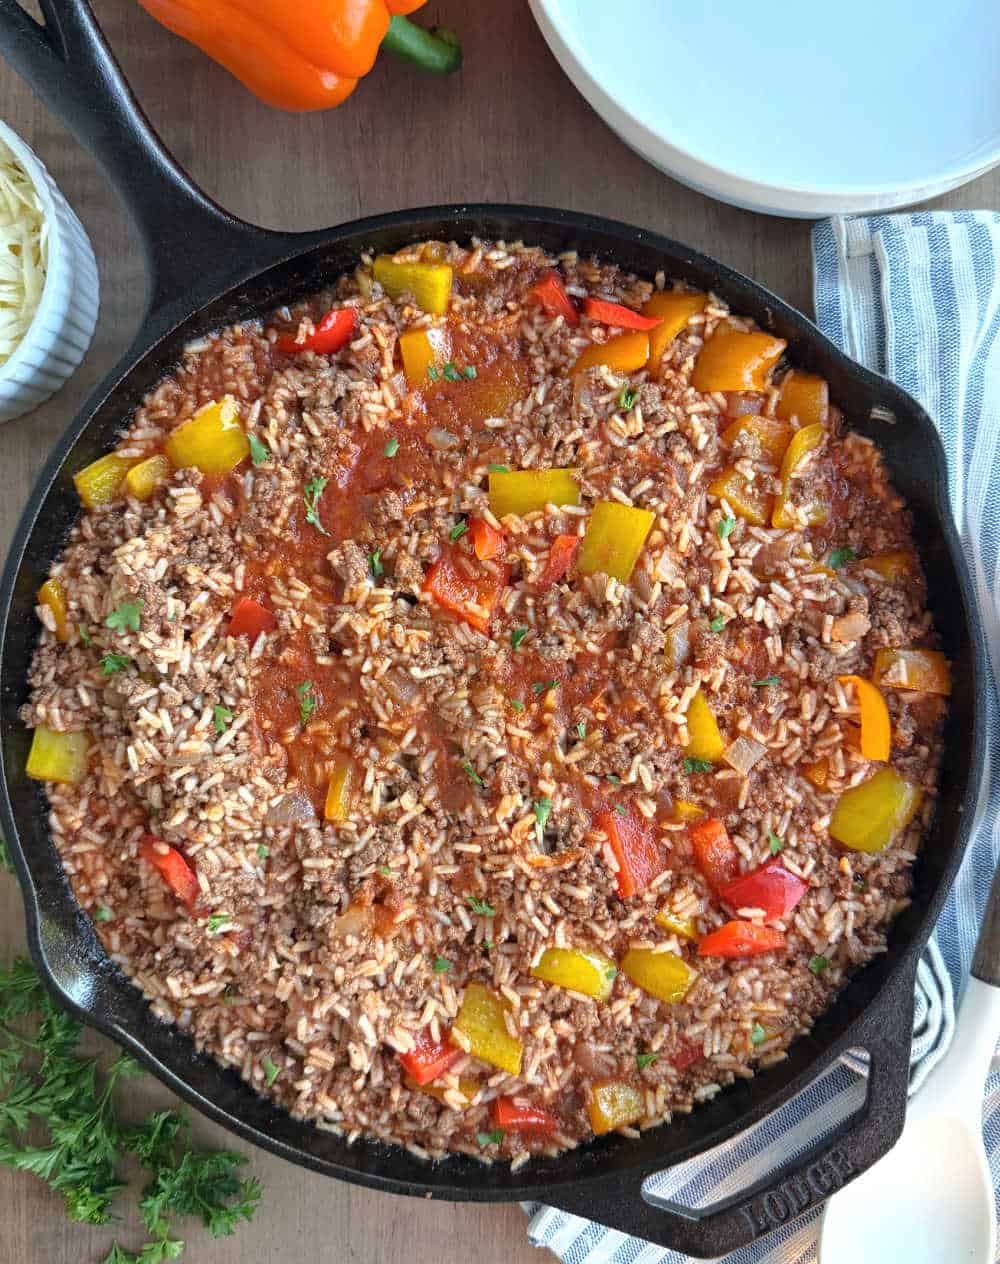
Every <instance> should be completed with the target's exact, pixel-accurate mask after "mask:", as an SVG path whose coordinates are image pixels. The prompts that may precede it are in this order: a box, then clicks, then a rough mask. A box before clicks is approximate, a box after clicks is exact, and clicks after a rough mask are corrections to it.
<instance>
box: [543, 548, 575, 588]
mask: <svg viewBox="0 0 1000 1264" xmlns="http://www.w3.org/2000/svg"><path fill="white" fill-rule="evenodd" d="M579 552H580V537H579V536H578V535H557V536H556V538H555V539H554V540H553V541H552V544H551V545H550V546H549V556H548V559H547V560H546V563H545V569H544V570H543V571H542V573H541V576H540V578H539V580H538V587H539V588H540V589H542V590H544V589H546V588H551V587H552V585H553V584H558V583H559V581H560V580H561V579H562V578H563V576H565V575H568V574H569V572H570V571H571V570H572V569H573V563H574V562H575V561H576V555H577V553H579Z"/></svg>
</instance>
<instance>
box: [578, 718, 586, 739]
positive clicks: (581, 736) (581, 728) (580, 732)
mask: <svg viewBox="0 0 1000 1264" xmlns="http://www.w3.org/2000/svg"><path fill="white" fill-rule="evenodd" d="M576 735H577V737H578V738H579V739H580V741H581V742H582V741H583V739H584V738H585V737H586V736H587V726H586V724H584V722H583V721H582V720H581V721H580V723H579V724H578V725H577V726H576Z"/></svg>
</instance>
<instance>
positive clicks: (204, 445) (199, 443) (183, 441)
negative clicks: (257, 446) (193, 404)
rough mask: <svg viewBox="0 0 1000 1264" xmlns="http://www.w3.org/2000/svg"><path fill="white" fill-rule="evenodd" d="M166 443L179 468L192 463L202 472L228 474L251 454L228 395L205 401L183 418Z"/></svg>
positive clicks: (169, 454) (236, 412) (170, 455)
mask: <svg viewBox="0 0 1000 1264" xmlns="http://www.w3.org/2000/svg"><path fill="white" fill-rule="evenodd" d="M165 447H166V452H167V456H168V457H170V460H171V461H172V462H173V463H174V465H175V466H176V467H177V468H178V469H179V470H183V469H188V468H189V467H194V468H195V469H199V470H201V472H202V473H203V474H228V473H229V471H230V470H231V469H233V468H234V467H235V466H237V465H239V463H240V462H241V461H244V460H246V458H247V457H248V456H249V455H250V441H249V440H248V439H247V437H246V434H245V433H244V430H243V427H242V426H241V425H240V410H239V408H238V407H237V404H236V400H235V399H233V397H232V396H231V395H226V396H224V397H223V398H222V399H220V400H216V401H215V402H214V403H212V404H206V405H205V406H204V408H199V409H198V411H197V412H196V413H195V415H194V416H193V417H191V418H190V419H189V420H188V421H182V422H181V424H180V425H179V426H178V427H177V428H176V429H175V430H172V431H171V432H170V434H169V435H168V437H167V442H166V444H165Z"/></svg>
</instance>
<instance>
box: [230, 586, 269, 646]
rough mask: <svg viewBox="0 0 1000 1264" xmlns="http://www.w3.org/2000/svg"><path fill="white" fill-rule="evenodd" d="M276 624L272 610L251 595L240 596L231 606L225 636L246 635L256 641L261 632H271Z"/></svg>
mask: <svg viewBox="0 0 1000 1264" xmlns="http://www.w3.org/2000/svg"><path fill="white" fill-rule="evenodd" d="M277 626H278V621H277V619H276V618H275V617H274V612H273V611H272V610H268V608H267V607H266V606H262V605H261V604H260V602H259V601H254V599H253V598H252V597H241V598H240V599H239V601H238V602H237V603H236V605H235V606H234V607H233V613H232V615H231V616H230V619H229V628H228V630H227V632H226V635H227V636H248V637H249V638H250V640H251V642H253V641H256V639H257V638H258V637H259V636H260V634H261V633H262V632H273V631H274V629H275V628H276V627H277Z"/></svg>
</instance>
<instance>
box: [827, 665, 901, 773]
mask: <svg viewBox="0 0 1000 1264" xmlns="http://www.w3.org/2000/svg"><path fill="white" fill-rule="evenodd" d="M840 683H841V684H842V685H845V684H852V685H853V686H854V695H855V697H856V698H857V700H858V708H859V710H860V711H861V753H862V755H864V757H865V759H878V760H881V761H882V762H883V763H884V762H885V760H887V759H888V758H889V748H890V745H891V742H892V725H891V723H890V722H889V708H888V707H887V706H886V703H885V698H883V697H882V694H881V692H880V690H879V688H878V686H877V685H873V684H872V682H871V681H870V680H865V678H864V677H863V676H841V677H840Z"/></svg>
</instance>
